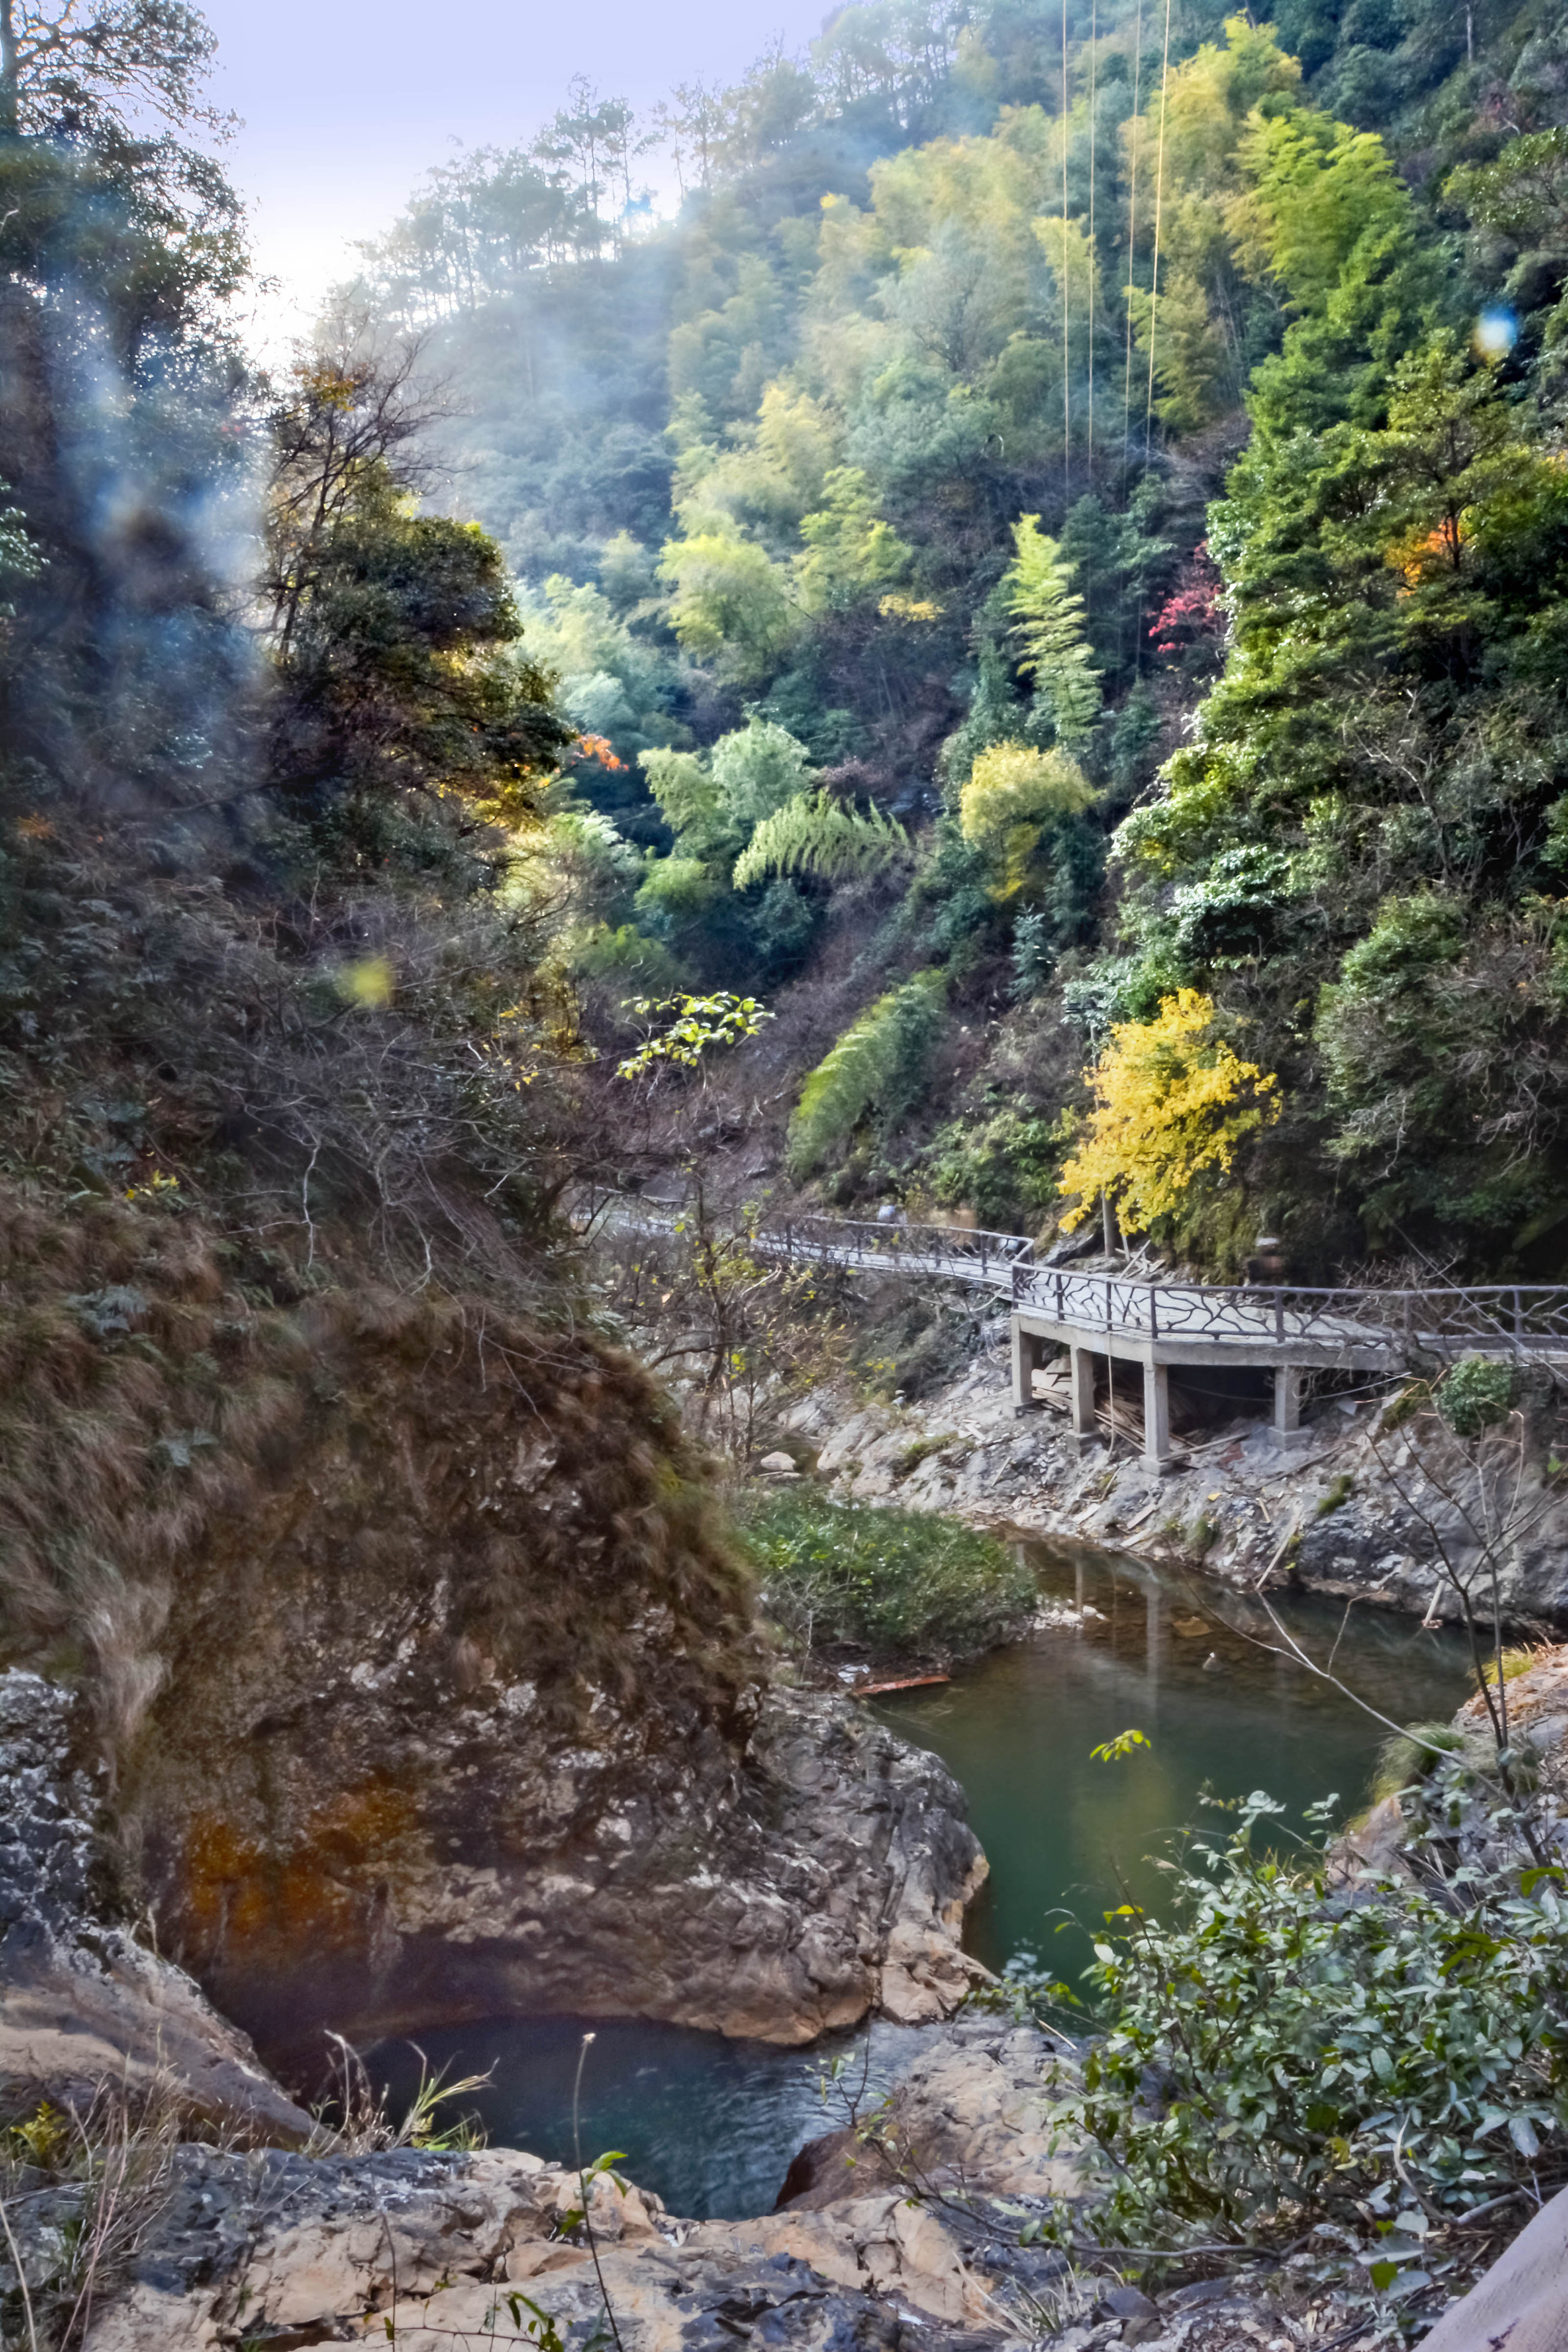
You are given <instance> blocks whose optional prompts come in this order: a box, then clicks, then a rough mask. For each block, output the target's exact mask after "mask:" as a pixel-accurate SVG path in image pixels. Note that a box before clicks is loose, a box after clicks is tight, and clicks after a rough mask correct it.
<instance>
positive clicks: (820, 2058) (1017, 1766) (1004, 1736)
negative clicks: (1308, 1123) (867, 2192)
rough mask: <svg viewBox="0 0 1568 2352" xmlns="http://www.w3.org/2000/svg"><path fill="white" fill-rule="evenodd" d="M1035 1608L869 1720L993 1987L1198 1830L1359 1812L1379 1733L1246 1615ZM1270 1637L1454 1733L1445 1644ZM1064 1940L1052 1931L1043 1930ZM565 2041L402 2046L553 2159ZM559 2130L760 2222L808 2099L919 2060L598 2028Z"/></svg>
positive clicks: (1073, 1580)
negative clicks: (459, 2078) (1123, 1744)
mask: <svg viewBox="0 0 1568 2352" xmlns="http://www.w3.org/2000/svg"><path fill="white" fill-rule="evenodd" d="M1026 1557H1027V1558H1028V1559H1030V1561H1031V1563H1032V1564H1033V1566H1034V1567H1035V1569H1036V1570H1037V1574H1038V1577H1039V1580H1040V1586H1041V1593H1042V1598H1043V1600H1044V1601H1047V1603H1056V1604H1058V1605H1063V1606H1067V1607H1070V1608H1071V1609H1073V1610H1074V1611H1076V1612H1078V1615H1077V1620H1076V1622H1073V1623H1072V1624H1070V1625H1058V1626H1055V1627H1053V1628H1051V1629H1050V1630H1049V1631H1045V1632H1041V1633H1036V1634H1034V1635H1032V1636H1031V1637H1030V1638H1029V1639H1028V1640H1026V1641H1025V1642H1021V1643H1016V1644H1015V1645H1014V1646H1012V1647H1010V1648H1008V1649H1005V1650H999V1651H996V1652H994V1654H992V1655H991V1656H990V1657H987V1658H983V1659H981V1660H980V1661H978V1663H977V1664H974V1665H973V1666H969V1667H966V1668H965V1669H963V1672H962V1673H960V1674H958V1675H955V1676H954V1677H953V1680H952V1683H951V1684H949V1685H946V1686H945V1687H943V1688H941V1689H938V1690H934V1691H932V1690H926V1691H911V1692H910V1693H909V1694H907V1695H906V1696H895V1697H889V1698H886V1699H881V1700H878V1701H876V1702H874V1704H875V1705H876V1706H877V1707H878V1710H879V1713H880V1714H881V1715H882V1717H884V1719H885V1720H886V1721H887V1722H889V1724H891V1725H893V1726H894V1727H895V1728H897V1729H898V1730H899V1731H900V1732H901V1733H902V1734H903V1735H904V1737H905V1738H907V1739H910V1740H913V1741H915V1742H916V1743H917V1744H918V1745H920V1746H921V1747H924V1748H932V1749H934V1750H935V1752H936V1753H937V1754H938V1755H939V1756H941V1757H942V1759H943V1760H944V1762H946V1764H947V1765H948V1766H949V1767H950V1769H952V1772H953V1773H954V1775H955V1776H956V1777H957V1779H958V1780H960V1781H962V1783H963V1787H964V1789H965V1790H966V1791H967V1794H968V1798H969V1810H970V1818H971V1820H972V1821H973V1824H974V1827H975V1829H976V1831H977V1832H978V1833H979V1836H980V1839H981V1843H983V1844H984V1848H985V1851H986V1853H987V1855H988V1856H989V1858H990V1863H991V1876H990V1879H989V1882H988V1884H987V1885H986V1886H985V1888H984V1891H983V1893H982V1895H981V1896H980V1898H979V1900H978V1902H977V1903H976V1904H975V1905H974V1906H973V1910H972V1912H971V1915H970V1920H969V1927H968V1936H967V1940H968V1942H969V1946H970V1948H971V1949H972V1950H973V1951H974V1952H975V1953H977V1954H978V1956H979V1957H980V1958H982V1959H984V1961H986V1962H987V1963H988V1965H990V1966H992V1967H999V1966H1000V1965H1001V1964H1002V1962H1003V1961H1004V1960H1005V1959H1006V1958H1008V1956H1009V1955H1010V1954H1011V1953H1013V1952H1015V1951H1017V1950H1018V1949H1020V1948H1032V1949H1034V1950H1035V1951H1037V1952H1039V1953H1040V1954H1041V1955H1042V1956H1043V1957H1044V1958H1047V1960H1048V1962H1049V1964H1050V1966H1051V1969H1052V1970H1053V1972H1054V1973H1057V1974H1059V1975H1061V1976H1064V1977H1067V1978H1068V1979H1070V1978H1071V1977H1072V1976H1073V1975H1074V1974H1075V1973H1076V1972H1077V1970H1078V1969H1079V1968H1081V1967H1082V1965H1083V1964H1084V1961H1085V1959H1086V1958H1087V1956H1088V1955H1087V1948H1086V1939H1085V1923H1087V1924H1088V1925H1098V1924H1099V1920H1100V1913H1101V1912H1103V1911H1104V1910H1106V1909H1107V1908H1109V1907H1110V1906H1114V1905H1116V1904H1119V1903H1121V1902H1124V1901H1126V1900H1127V1899H1129V1896H1131V1898H1132V1899H1133V1900H1136V1901H1138V1902H1140V1903H1144V1904H1148V1905H1151V1906H1155V1907H1157V1906H1158V1903H1159V1900H1160V1892H1161V1879H1160V1875H1159V1874H1158V1873H1157V1872H1156V1871H1155V1870H1154V1868H1153V1866H1152V1863H1151V1862H1150V1860H1149V1859H1148V1857H1149V1856H1150V1855H1151V1854H1152V1853H1156V1852H1158V1850H1159V1849H1160V1847H1161V1846H1162V1845H1163V1843H1164V1842H1165V1841H1166V1840H1167V1838H1169V1837H1170V1836H1171V1835H1172V1834H1173V1833H1174V1832H1177V1831H1179V1830H1180V1829H1181V1828H1183V1827H1184V1826H1186V1825H1189V1824H1193V1823H1200V1824H1201V1823H1205V1822H1206V1823H1208V1824H1209V1825H1211V1826H1213V1827H1215V1828H1218V1829H1220V1830H1223V1827H1224V1819H1225V1817H1224V1815H1223V1814H1221V1813H1217V1812H1215V1811H1205V1806H1204V1803H1203V1798H1204V1796H1205V1794H1209V1795H1212V1796H1214V1797H1216V1798H1219V1799H1221V1800H1224V1799H1226V1798H1233V1797H1237V1796H1243V1795H1246V1794H1247V1792H1248V1791H1249V1790H1253V1789H1266V1790H1268V1791H1269V1792H1270V1793H1271V1794H1272V1795H1273V1796H1275V1797H1276V1798H1278V1799H1279V1800H1280V1801H1282V1802H1283V1803H1284V1804H1285V1805H1286V1806H1287V1807H1289V1815H1288V1817H1287V1818H1288V1820H1289V1819H1294V1820H1295V1821H1297V1822H1299V1819H1300V1811H1301V1809H1302V1808H1303V1807H1305V1806H1307V1805H1310V1804H1312V1803H1315V1802H1316V1801H1318V1800H1320V1799H1321V1798H1324V1797H1329V1796H1335V1797H1337V1798H1338V1801H1339V1810H1340V1811H1341V1813H1342V1814H1349V1813H1351V1812H1352V1811H1355V1809H1356V1808H1357V1807H1358V1806H1359V1805H1360V1804H1362V1803H1363V1801H1364V1800H1365V1796H1366V1791H1367V1788H1368V1784H1369V1781H1370V1779H1371V1775H1372V1771H1373V1764H1374V1761H1375V1758H1376V1753H1377V1748H1378V1747H1379V1744H1380V1742H1381V1741H1382V1740H1383V1738H1384V1737H1385V1733H1384V1727H1383V1726H1382V1725H1381V1724H1379V1723H1378V1722H1376V1721H1374V1720H1373V1719H1372V1718H1371V1717H1368V1716H1367V1715H1365V1714H1363V1712H1362V1711H1361V1709H1360V1708H1358V1707H1357V1706H1356V1705H1355V1704H1354V1702H1353V1700H1352V1698H1350V1697H1348V1696H1345V1695H1344V1692H1343V1691H1342V1690H1338V1689H1335V1688H1334V1687H1333V1686H1332V1685H1330V1684H1328V1683H1325V1682H1322V1681H1320V1680H1318V1679H1317V1678H1315V1677H1314V1676H1313V1675H1310V1673H1309V1672H1307V1670H1306V1669H1305V1668H1304V1667H1302V1666H1301V1665H1300V1664H1297V1663H1296V1662H1294V1661H1293V1660H1291V1659H1289V1658H1288V1657H1285V1656H1283V1655H1281V1654H1279V1653H1280V1650H1281V1646H1282V1644H1281V1641H1280V1636H1279V1633H1278V1632H1277V1631H1276V1629H1275V1627H1274V1625H1273V1624H1272V1623H1271V1622H1270V1620H1269V1617H1268V1613H1267V1612H1266V1611H1265V1610H1264V1609H1263V1608H1262V1607H1261V1606H1260V1605H1259V1604H1258V1602H1257V1601H1246V1600H1243V1599H1241V1598H1239V1597H1237V1596H1235V1595H1231V1594H1227V1593H1224V1592H1221V1591H1217V1590H1216V1589H1215V1587H1213V1586H1211V1585H1207V1584H1205V1583H1204V1582H1203V1581H1202V1580H1200V1579H1198V1578H1195V1577H1184V1576H1182V1575H1179V1574H1177V1573H1174V1572H1173V1571H1169V1570H1163V1569H1161V1570H1156V1569H1152V1568H1147V1567H1145V1566H1143V1565H1142V1563H1141V1562H1139V1561H1136V1560H1133V1559H1128V1558H1125V1557H1123V1556H1121V1555H1119V1554H1116V1553H1110V1552H1105V1551H1101V1550H1099V1549H1092V1548H1090V1547H1087V1546H1077V1545H1064V1544H1058V1543H1030V1544H1028V1545H1027V1546H1026ZM1275 1607H1276V1610H1277V1612H1278V1614H1279V1619H1280V1622H1281V1623H1282V1624H1284V1625H1285V1626H1287V1627H1288V1628H1289V1633H1290V1634H1291V1635H1292V1636H1293V1637H1294V1639H1295V1640H1296V1641H1297V1642H1299V1643H1301V1644H1302V1646H1303V1647H1304V1648H1305V1649H1306V1650H1307V1651H1308V1653H1309V1654H1310V1655H1311V1656H1312V1657H1314V1658H1315V1659H1317V1660H1318V1661H1319V1662H1320V1663H1321V1664H1329V1662H1330V1661H1332V1666H1333V1672H1334V1674H1335V1675H1336V1676H1337V1678H1338V1680H1339V1681H1340V1682H1341V1683H1342V1685H1345V1688H1346V1689H1347V1690H1349V1691H1351V1692H1353V1693H1355V1694H1356V1695H1357V1696H1359V1697H1361V1698H1363V1699H1364V1700H1366V1701H1367V1702H1368V1703H1369V1704H1370V1705H1371V1706H1374V1707H1376V1708H1377V1709H1378V1710H1379V1711H1380V1712H1381V1713H1382V1714H1383V1715H1384V1716H1386V1717H1390V1718H1392V1720H1393V1721H1394V1723H1417V1722H1423V1721H1430V1720H1433V1719H1435V1718H1438V1717H1447V1716H1449V1715H1451V1714H1452V1713H1453V1711H1454V1709H1455V1708H1456V1706H1458V1704H1459V1702H1460V1701H1461V1699H1462V1698H1463V1696H1464V1695H1465V1690H1466V1687H1467V1678H1466V1666H1465V1659H1464V1654H1463V1652H1462V1649H1461V1647H1460V1644H1459V1643H1458V1641H1457V1640H1456V1639H1455V1637H1454V1636H1453V1635H1451V1634H1448V1633H1424V1632H1422V1631H1421V1629H1420V1628H1419V1627H1418V1626H1417V1625H1416V1624H1415V1621H1414V1620H1413V1619H1410V1618H1407V1617H1401V1616H1395V1615H1394V1614H1393V1613H1392V1612H1381V1611H1376V1610H1373V1609H1369V1608H1366V1607H1364V1606H1363V1607H1357V1608H1355V1609H1353V1610H1352V1611H1350V1612H1348V1614H1347V1612H1346V1611H1345V1610H1344V1608H1343V1605H1342V1604H1340V1603H1331V1602H1327V1601H1311V1600H1303V1599H1300V1598H1297V1599H1291V1600H1289V1601H1284V1600H1281V1601H1278V1602H1276V1603H1275ZM1131 1729H1136V1730H1139V1731H1142V1733H1143V1734H1144V1735H1145V1737H1146V1738H1147V1739H1148V1741H1149V1743H1150V1744H1149V1746H1148V1748H1140V1749H1137V1750H1135V1751H1134V1752H1133V1753H1132V1754H1131V1755H1130V1756H1128V1757H1127V1758H1126V1759H1124V1760H1123V1761H1121V1762H1120V1763H1114V1764H1106V1763H1097V1762H1095V1761H1094V1760H1093V1759H1092V1758H1091V1755H1090V1750H1091V1749H1093V1748H1096V1747H1099V1746H1100V1745H1101V1744H1103V1743H1104V1742H1105V1741H1107V1740H1109V1739H1112V1738H1115V1737H1116V1735H1117V1734H1118V1733H1119V1732H1122V1731H1127V1730H1131ZM1058 1927H1061V1929H1062V1932H1061V1933H1060V1934H1058V1933H1057V1932H1056V1931H1057V1930H1058ZM584 2030H586V2021H574V2020H572V2019H569V2018H558V2017H557V2018H544V2019H539V2018H521V2019H520V2018H505V2019H497V2020H495V2021H490V2022H488V2023H481V2024H478V2025H466V2026H462V2027H455V2028H448V2029H443V2030H441V2031H438V2032H430V2033H427V2034H421V2035H419V2036H418V2037H417V2039H418V2042H419V2044H420V2047H421V2049H422V2050H423V2051H424V2052H425V2053H426V2057H427V2058H428V2060H429V2062H430V2063H431V2064H432V2065H434V2066H437V2067H441V2068H444V2069H445V2070H446V2072H447V2074H448V2076H450V2075H455V2074H470V2073H471V2074H479V2073H484V2072H487V2071H489V2072H490V2074H491V2080H490V2082H489V2084H488V2085H487V2087H486V2088H485V2089H484V2090H483V2091H481V2092H480V2093H479V2094H478V2095H475V2096H474V2097H473V2099H472V2100H471V2102H465V2104H466V2105H470V2104H471V2105H472V2107H473V2108H474V2109H475V2110H477V2112H478V2113H479V2116H481V2118H482V2120H483V2122H484V2124H485V2126H486V2127H487V2129H488V2131H489V2137H490V2139H491V2141H492V2142H494V2143H496V2144H499V2145H505V2146H510V2147H528V2148H531V2149H532V2150H533V2151H534V2152H535V2154H537V2155H540V2156H543V2157H548V2158H554V2159H555V2160H557V2161H561V2162H566V2163H570V2162H573V2161H574V2160H575V2159H574V2130H573V2084H574V2076H575V2074H576V2069H577V2062H578V2057H579V2053H580V2051H581V2047H582V2036H583V2033H584ZM593 2031H594V2035H595V2039H594V2042H593V2043H592V2044H591V2046H590V2048H589V2051H588V2053H587V2057H586V2061H585V2063H584V2072H583V2082H582V2098H581V2110H580V2118H579V2120H580V2126H581V2147H582V2153H583V2156H584V2158H585V2159H586V2160H588V2161H592V2159H593V2158H594V2157H595V2156H597V2155H599V2154H600V2153H601V2152H603V2151H604V2150H605V2149H609V2148H615V2149H619V2150H620V2151H622V2152H623V2154H624V2156H625V2158H626V2169H627V2171H628V2172H630V2173H631V2175H632V2176H633V2177H634V2178H635V2179H637V2180H639V2181H641V2182H642V2183H644V2184H645V2185H646V2186H647V2187H648V2188H650V2189H656V2190H657V2191H658V2194H659V2195H660V2196H661V2197H662V2198H663V2199H664V2200H665V2201H666V2203H667V2204H668V2206H669V2207H670V2209H671V2210H672V2211H674V2212H677V2213H682V2214H686V2215H689V2216H692V2217H696V2218H703V2217H710V2216H711V2217H724V2216H741V2215H743V2214H747V2213H757V2212H765V2211H767V2210H768V2209H769V2208H770V2207H771V2206H772V2204H773V2200H774V2198H775V2196H776V2195H777V2193H778V2189H779V2184H780V2183H781V2181H782V2180H783V2179H784V2172H785V2170H786V2169H787V2168H788V2165H789V2160H790V2158H791V2157H792V2156H793V2155H794V2153H795V2149H796V2148H797V2147H800V2145H801V2143H802V2142H803V2141H804V2140H806V2139H809V2138H811V2137H814V2136H815V2135H816V2133H818V2132H821V2131H825V2130H827V2129H830V2128H831V2127H832V2126H834V2125H835V2124H836V2123H837V2122H839V2121H841V2120H842V2114H841V2110H840V2106H839V2104H838V2102H837V2100H836V2099H835V2098H834V2097H833V2096H832V2095H829V2097H828V2099H827V2101H826V2103H825V2101H824V2097H823V2094H822V2076H823V2074H824V2072H825V2070H826V2068H827V2067H828V2066H830V2064H831V2063H832V2062H833V2060H834V2059H836V2058H837V2059H841V2060H842V2061H843V2062H844V2063H845V2067H846V2071H847V2073H849V2074H852V2077H853V2079H854V2081H855V2082H856V2084H859V2082H860V2080H861V2076H862V2073H863V2071H864V2072H865V2073H866V2074H867V2075H868V2087H869V2089H870V2091H871V2093H872V2094H873V2095H875V2094H876V2093H877V2092H878V2091H879V2090H880V2089H881V2088H882V2087H884V2086H886V2085H887V2084H890V2083H891V2082H893V2081H895V2080H896V2079H897V2077H898V2075H899V2074H900V2072H901V2071H902V2069H903V2068H904V2067H906V2066H907V2065H908V2064H909V2063H910V2060H911V2059H912V2057H913V2055H914V2053H915V2052H916V2051H917V2050H918V2049H919V2047H920V2045H921V2039H922V2034H921V2030H920V2029H917V2028H900V2027H897V2026H889V2025H878V2026H875V2027H873V2028H872V2029H871V2032H870V2034H869V2036H867V2035H865V2034H858V2035H851V2034H846V2035H836V2036H834V2037H832V2038H831V2040H830V2041H828V2042H820V2043H817V2044H816V2045H815V2046H814V2047H813V2048H812V2049H811V2050H809V2051H805V2052H803V2051H800V2050H779V2049H776V2048H774V2047H773V2046H772V2045H771V2044H768V2043H765V2042H726V2041H724V2040H723V2039H722V2038H721V2036H719V2035H717V2034H709V2033H697V2032H689V2031H687V2030H685V2029H683V2028H680V2027H677V2026H660V2025H648V2024H642V2023H637V2022H635V2021H610V2022H605V2021H603V2020H598V2021H594V2025H593ZM371 2062H372V2067H373V2071H374V2073H375V2074H376V2075H377V2077H378V2079H380V2080H383V2081H384V2082H386V2083H387V2084H389V2086H390V2088H391V2090H392V2093H393V2098H394V2104H397V2103H398V2102H399V2101H400V2100H401V2098H402V2097H403V2095H405V2093H406V2092H407V2091H409V2090H411V2089H412V2088H413V2085H414V2083H415V2082H416V2079H417V2074H418V2062H417V2060H416V2058H415V2057H414V2055H413V2053H412V2051H411V2050H410V2049H409V2047H408V2045H407V2044H395V2045H394V2044H388V2045H384V2047H383V2048H382V2049H381V2050H379V2051H377V2052H374V2053H371Z"/></svg>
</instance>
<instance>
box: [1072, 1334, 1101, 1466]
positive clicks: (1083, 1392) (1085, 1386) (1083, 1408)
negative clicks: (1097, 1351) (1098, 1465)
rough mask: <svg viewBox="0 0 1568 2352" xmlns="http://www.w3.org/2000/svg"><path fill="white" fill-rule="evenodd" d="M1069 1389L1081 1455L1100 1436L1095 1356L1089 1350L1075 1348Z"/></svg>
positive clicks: (1073, 1430)
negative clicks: (1096, 1407)
mask: <svg viewBox="0 0 1568 2352" xmlns="http://www.w3.org/2000/svg"><path fill="white" fill-rule="evenodd" d="M1071 1355H1072V1372H1071V1377H1070V1380H1069V1383H1068V1385H1069V1389H1070V1393H1071V1400H1072V1433H1073V1435H1074V1436H1075V1437H1076V1438H1077V1440H1078V1444H1079V1453H1080V1454H1081V1453H1082V1451H1083V1449H1084V1447H1085V1446H1086V1445H1087V1444H1089V1441H1090V1439H1091V1438H1093V1437H1095V1436H1096V1435H1097V1434H1098V1432H1097V1430H1096V1428H1095V1421H1094V1356H1093V1354H1092V1352H1091V1350H1090V1349H1088V1348H1074V1349H1072V1350H1071Z"/></svg>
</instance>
